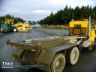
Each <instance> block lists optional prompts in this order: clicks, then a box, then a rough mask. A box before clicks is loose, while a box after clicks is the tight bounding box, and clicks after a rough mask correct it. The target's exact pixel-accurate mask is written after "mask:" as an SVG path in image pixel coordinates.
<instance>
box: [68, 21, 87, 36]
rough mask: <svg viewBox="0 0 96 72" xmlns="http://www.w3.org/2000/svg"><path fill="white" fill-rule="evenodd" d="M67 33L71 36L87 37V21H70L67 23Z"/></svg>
mask: <svg viewBox="0 0 96 72" xmlns="http://www.w3.org/2000/svg"><path fill="white" fill-rule="evenodd" d="M69 33H70V34H71V35H83V36H87V35H88V21H71V22H70V23H69Z"/></svg>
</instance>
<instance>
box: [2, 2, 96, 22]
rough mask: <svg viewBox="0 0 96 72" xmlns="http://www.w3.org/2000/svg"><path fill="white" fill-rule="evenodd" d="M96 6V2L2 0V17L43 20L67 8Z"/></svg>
mask: <svg viewBox="0 0 96 72" xmlns="http://www.w3.org/2000/svg"><path fill="white" fill-rule="evenodd" d="M66 5H67V6H71V7H72V8H75V7H76V6H79V7H82V6H87V5H89V6H91V7H94V6H96V0H0V16H4V15H6V14H11V15H13V16H15V17H21V18H23V19H24V20H31V21H34V20H35V21H37V20H41V19H43V18H45V17H47V16H48V15H50V13H51V12H53V13H56V12H57V11H58V10H61V9H64V7H65V6H66Z"/></svg>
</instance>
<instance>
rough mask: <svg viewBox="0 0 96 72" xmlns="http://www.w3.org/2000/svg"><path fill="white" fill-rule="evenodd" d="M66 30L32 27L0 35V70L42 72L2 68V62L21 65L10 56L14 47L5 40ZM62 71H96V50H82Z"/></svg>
mask: <svg viewBox="0 0 96 72" xmlns="http://www.w3.org/2000/svg"><path fill="white" fill-rule="evenodd" d="M67 32H68V31H67V30H55V29H52V30H46V29H33V30H32V32H17V33H6V34H2V35H0V72H43V71H41V70H39V69H30V70H23V69H20V68H17V67H13V68H2V66H3V62H9V63H11V62H12V63H13V65H21V63H20V62H18V61H15V60H13V59H12V58H11V53H12V51H13V50H14V49H15V48H10V47H8V46H7V45H6V41H7V40H12V41H21V40H25V39H33V38H41V37H49V36H53V35H65V34H67ZM63 72H96V50H94V51H85V50H84V51H82V52H81V55H80V58H79V61H78V63H77V64H76V65H74V66H71V65H68V64H66V66H65V69H64V71H63Z"/></svg>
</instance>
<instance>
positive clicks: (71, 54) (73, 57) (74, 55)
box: [66, 47, 80, 65]
mask: <svg viewBox="0 0 96 72" xmlns="http://www.w3.org/2000/svg"><path fill="white" fill-rule="evenodd" d="M79 55H80V50H79V49H78V47H73V48H70V49H69V50H68V51H67V54H66V61H67V63H68V64H71V65H75V64H76V63H77V62H78V59H79Z"/></svg>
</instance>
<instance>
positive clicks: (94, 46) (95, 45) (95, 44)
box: [93, 38, 96, 49]
mask: <svg viewBox="0 0 96 72" xmlns="http://www.w3.org/2000/svg"><path fill="white" fill-rule="evenodd" d="M93 48H94V49H96V38H95V41H94V45H93Z"/></svg>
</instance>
